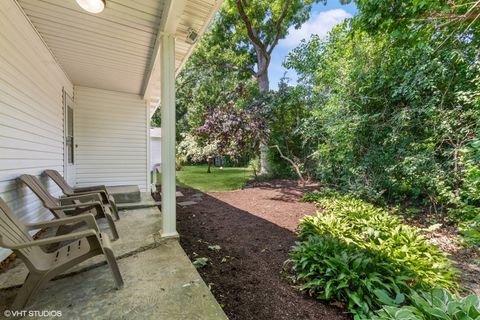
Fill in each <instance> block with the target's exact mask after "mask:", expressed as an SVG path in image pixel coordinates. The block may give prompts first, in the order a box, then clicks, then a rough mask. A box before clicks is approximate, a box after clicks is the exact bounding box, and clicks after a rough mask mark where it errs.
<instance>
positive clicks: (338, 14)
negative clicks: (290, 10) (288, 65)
mask: <svg viewBox="0 0 480 320" xmlns="http://www.w3.org/2000/svg"><path fill="white" fill-rule="evenodd" d="M356 11H357V9H356V6H355V4H353V3H351V4H348V5H341V4H340V2H339V1H338V0H330V1H328V3H327V5H323V4H315V5H314V6H313V7H312V12H311V14H310V19H309V20H308V21H307V22H305V23H304V24H303V25H302V27H301V28H300V29H298V30H295V29H294V28H292V29H291V30H289V34H288V35H287V37H286V38H285V39H282V40H280V41H279V43H278V45H277V47H276V48H275V49H273V53H272V61H271V62H270V67H269V70H268V75H269V79H270V88H271V89H274V90H276V89H277V88H278V82H279V81H280V79H281V78H282V76H283V74H284V73H285V71H287V77H288V78H290V83H291V84H294V83H295V82H296V79H297V77H296V74H295V72H294V71H292V70H286V69H285V68H284V67H283V66H282V62H283V61H284V60H285V57H286V56H287V54H288V53H289V52H290V51H291V50H292V49H293V48H295V47H296V46H297V45H298V44H299V43H300V41H301V40H302V39H307V40H308V39H309V38H310V36H311V35H312V34H318V35H319V36H321V37H323V36H325V35H326V34H327V33H328V31H330V30H331V29H332V28H333V27H334V26H335V25H336V24H338V23H341V22H342V21H343V20H344V19H346V18H349V17H351V16H353V15H355V13H356Z"/></svg>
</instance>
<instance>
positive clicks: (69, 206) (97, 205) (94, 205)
mask: <svg viewBox="0 0 480 320" xmlns="http://www.w3.org/2000/svg"><path fill="white" fill-rule="evenodd" d="M47 208H48V209H50V210H67V209H85V210H88V208H96V209H98V210H100V211H101V212H104V210H103V205H102V203H101V202H98V201H94V202H85V203H73V204H66V205H63V206H57V207H47Z"/></svg>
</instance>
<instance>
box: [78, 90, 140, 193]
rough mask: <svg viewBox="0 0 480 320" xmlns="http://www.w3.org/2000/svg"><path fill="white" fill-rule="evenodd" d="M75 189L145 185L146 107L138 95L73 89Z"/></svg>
mask: <svg viewBox="0 0 480 320" xmlns="http://www.w3.org/2000/svg"><path fill="white" fill-rule="evenodd" d="M74 96H75V104H76V106H75V107H76V109H75V117H76V118H75V132H76V141H77V142H76V144H78V147H77V148H76V158H77V162H76V166H77V185H78V186H87V185H92V184H106V185H124V184H132V185H138V186H139V187H140V189H141V190H142V191H146V190H147V188H148V184H149V181H148V180H149V178H148V175H147V171H148V170H149V168H148V148H147V147H148V138H147V133H148V134H149V132H148V130H149V128H148V122H147V119H148V118H149V117H148V114H147V105H146V102H145V100H143V99H142V98H141V97H140V96H139V95H135V94H129V93H121V92H115V91H107V90H100V89H92V88H86V87H77V86H75V94H74Z"/></svg>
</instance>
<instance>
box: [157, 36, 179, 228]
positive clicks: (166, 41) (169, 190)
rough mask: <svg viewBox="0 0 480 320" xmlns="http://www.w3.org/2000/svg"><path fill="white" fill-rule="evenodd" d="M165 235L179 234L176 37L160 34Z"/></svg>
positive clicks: (163, 216) (163, 222) (163, 220)
mask: <svg viewBox="0 0 480 320" xmlns="http://www.w3.org/2000/svg"><path fill="white" fill-rule="evenodd" d="M160 88H161V89H160V90H161V93H160V94H161V102H160V108H161V117H162V124H161V125H162V147H161V148H162V154H161V158H162V224H163V228H162V237H178V233H177V221H176V220H177V217H176V216H177V213H176V198H175V191H176V186H175V173H176V172H175V151H176V150H175V38H174V36H173V35H172V34H169V33H164V34H162V35H161V42H160Z"/></svg>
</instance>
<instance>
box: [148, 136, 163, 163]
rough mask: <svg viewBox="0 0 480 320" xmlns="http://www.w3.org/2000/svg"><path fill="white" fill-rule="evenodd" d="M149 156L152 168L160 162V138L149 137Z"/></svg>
mask: <svg viewBox="0 0 480 320" xmlns="http://www.w3.org/2000/svg"><path fill="white" fill-rule="evenodd" d="M150 155H151V156H150V158H151V161H150V163H151V164H152V166H155V165H157V164H159V163H161V162H162V138H159V137H150Z"/></svg>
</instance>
